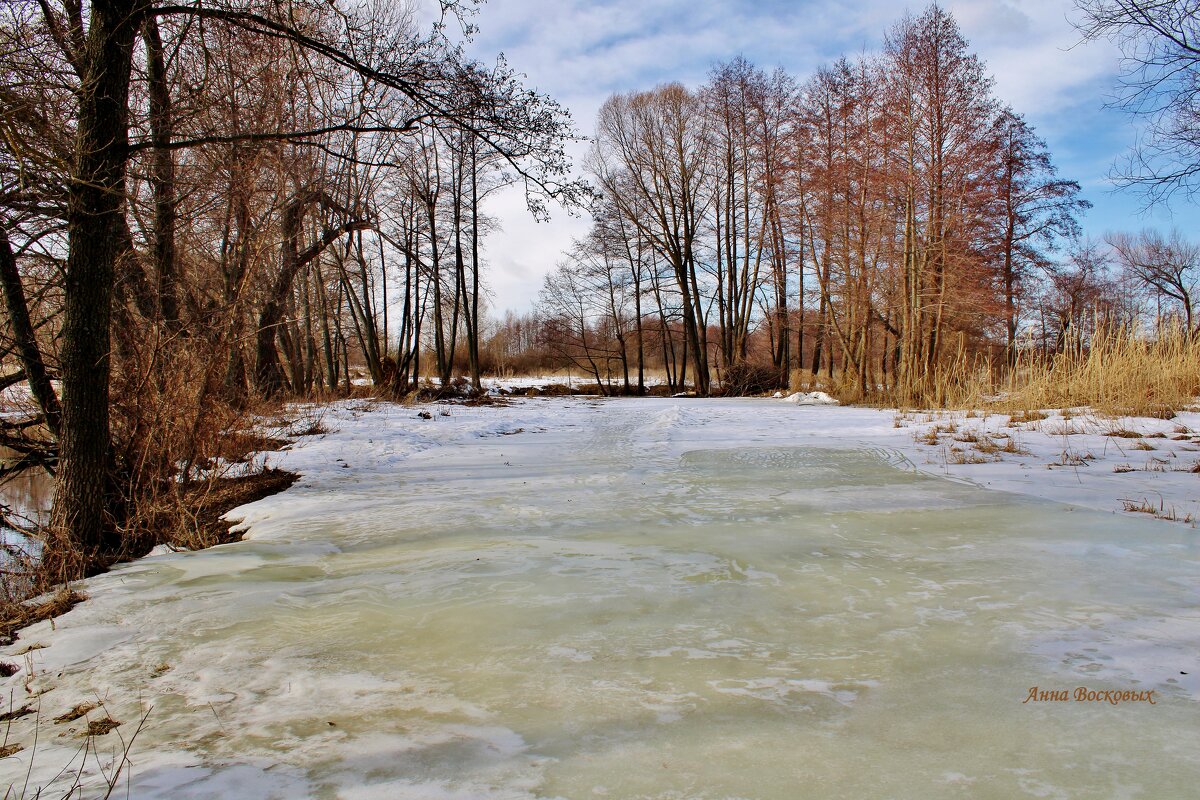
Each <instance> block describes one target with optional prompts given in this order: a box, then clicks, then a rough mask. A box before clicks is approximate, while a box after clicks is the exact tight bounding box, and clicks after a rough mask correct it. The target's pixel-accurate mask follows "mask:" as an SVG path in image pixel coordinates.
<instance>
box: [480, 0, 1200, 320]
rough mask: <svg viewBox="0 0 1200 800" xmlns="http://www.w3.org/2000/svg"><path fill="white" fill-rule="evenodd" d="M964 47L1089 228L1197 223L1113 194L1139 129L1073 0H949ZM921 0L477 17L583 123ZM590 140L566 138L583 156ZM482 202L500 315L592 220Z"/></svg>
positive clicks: (656, 4)
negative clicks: (1081, 25)
mask: <svg viewBox="0 0 1200 800" xmlns="http://www.w3.org/2000/svg"><path fill="white" fill-rule="evenodd" d="M942 5H943V7H945V8H947V9H948V10H949V11H950V12H951V13H953V14H954V15H955V17H956V18H957V19H958V21H959V24H960V26H961V27H962V29H963V32H964V34H965V35H966V37H967V39H968V40H969V41H970V43H971V46H972V49H973V50H974V51H975V52H976V53H978V54H979V55H980V56H981V57H982V58H983V59H984V61H986V62H987V65H988V69H989V71H990V72H991V73H992V75H993V76H994V77H995V79H996V94H997V95H998V96H999V97H1000V98H1001V99H1002V100H1004V101H1005V102H1007V103H1009V104H1010V105H1011V106H1013V108H1015V109H1016V110H1017V111H1018V112H1019V113H1021V114H1023V115H1024V116H1025V117H1026V119H1028V120H1029V121H1030V122H1031V123H1032V124H1033V126H1034V127H1035V128H1036V129H1037V131H1038V133H1039V134H1040V135H1041V136H1042V138H1044V139H1045V140H1046V141H1047V143H1048V144H1049V146H1050V151H1051V152H1052V153H1053V155H1054V158H1055V163H1056V164H1057V165H1058V168H1059V172H1060V174H1061V175H1062V176H1063V177H1066V178H1072V179H1074V180H1077V181H1079V183H1080V184H1081V185H1082V186H1083V188H1084V196H1085V197H1086V198H1087V199H1088V200H1090V201H1091V202H1092V203H1093V204H1094V207H1093V208H1092V210H1091V211H1090V212H1089V213H1088V215H1087V216H1086V217H1085V219H1084V220H1083V222H1084V230H1085V233H1087V234H1089V235H1092V236H1095V237H1100V236H1103V234H1104V233H1105V232H1106V231H1110V230H1136V229H1140V228H1143V227H1147V226H1149V227H1160V228H1169V227H1171V226H1178V227H1180V228H1182V229H1183V230H1184V231H1185V232H1186V233H1191V232H1192V231H1195V230H1196V228H1197V222H1200V213H1197V209H1196V207H1195V205H1194V204H1191V203H1188V202H1186V201H1177V202H1176V203H1175V204H1174V206H1173V207H1171V208H1156V209H1152V210H1151V211H1150V212H1148V213H1143V209H1142V206H1143V201H1142V199H1141V198H1140V197H1139V196H1138V195H1136V194H1134V193H1131V192H1129V191H1115V192H1114V191H1113V187H1112V185H1111V184H1110V183H1109V181H1108V173H1109V169H1110V167H1111V166H1112V164H1113V162H1114V160H1116V159H1118V158H1120V157H1121V155H1122V154H1123V153H1125V152H1126V151H1127V150H1128V148H1129V147H1130V146H1131V145H1132V144H1133V142H1134V141H1135V139H1136V136H1137V125H1136V122H1135V121H1134V120H1131V119H1130V118H1129V117H1127V116H1126V115H1124V114H1122V113H1120V112H1118V111H1114V110H1109V109H1105V108H1104V104H1105V101H1106V100H1107V99H1109V98H1110V97H1111V95H1112V93H1113V91H1114V89H1115V87H1116V86H1117V76H1118V73H1119V69H1120V53H1119V52H1118V51H1117V49H1116V48H1115V47H1114V46H1112V45H1111V44H1109V43H1106V42H1098V43H1086V44H1081V43H1080V41H1079V35H1078V33H1077V32H1076V31H1075V29H1074V28H1073V27H1072V25H1071V23H1070V21H1069V19H1070V18H1071V17H1072V16H1073V15H1074V13H1075V12H1074V4H1073V2H1072V1H1071V0H945V1H944V2H943V3H942ZM923 8H924V4H923V3H912V4H906V3H903V2H894V1H893V2H889V1H888V0H861V1H860V2H843V3H838V2H836V0H824V1H823V2H816V1H815V0H795V1H794V2H785V1H784V0H760V1H759V2H747V1H746V0H692V2H687V1H686V0H601V1H600V2H586V1H585V0H490V2H487V3H484V4H483V5H481V6H480V8H479V12H478V14H477V16H476V18H475V20H474V21H475V23H476V24H477V25H478V26H479V32H478V34H477V35H476V36H475V40H474V43H473V44H472V46H471V49H472V52H473V53H475V54H476V55H477V56H478V57H479V58H481V59H484V60H490V58H492V57H494V55H495V54H496V53H499V52H503V53H504V54H505V55H506V57H507V58H508V61H509V63H510V65H512V66H513V67H514V68H516V69H518V70H520V71H521V72H524V73H525V74H526V75H527V78H528V84H529V85H531V86H533V87H535V88H537V89H538V90H539V91H542V92H544V93H546V94H549V95H551V96H553V97H554V98H555V99H557V100H558V101H559V102H560V103H562V104H563V105H565V106H566V107H567V108H569V109H570V110H571V112H572V114H573V116H574V118H575V123H576V126H577V128H578V129H579V131H580V132H581V133H583V134H585V135H588V134H590V133H591V131H592V127H593V123H594V120H595V115H596V112H597V110H598V109H599V107H600V104H601V103H603V102H604V99H605V98H606V97H608V95H610V94H611V93H613V92H625V91H630V90H638V89H648V88H651V87H653V86H655V85H657V84H659V83H663V82H667V81H674V80H678V81H682V82H683V83H685V84H687V85H689V86H693V87H694V86H697V85H699V84H700V83H702V82H703V81H704V80H705V77H706V75H707V74H708V71H709V69H710V67H711V66H712V65H713V64H714V63H716V62H719V61H725V60H728V59H730V58H733V57H734V56H737V55H739V54H740V55H744V56H745V57H746V58H748V59H749V60H750V61H752V62H754V63H755V64H757V65H758V66H760V67H763V68H765V69H773V68H774V67H776V66H781V67H783V68H784V69H786V70H787V71H788V72H790V73H791V74H792V75H794V76H795V77H796V78H798V79H799V80H804V79H805V78H807V77H808V76H809V75H811V74H812V73H813V71H814V70H815V69H816V68H817V67H818V66H820V65H821V64H824V63H828V62H829V61H831V60H832V59H834V58H836V57H838V56H839V55H842V54H850V55H853V54H856V53H860V52H868V53H869V52H873V51H876V50H878V49H879V48H880V47H881V45H882V41H883V36H884V32H885V31H886V30H887V29H888V28H889V27H890V26H891V25H892V24H893V23H894V22H895V21H896V20H897V19H898V18H899V17H900V16H902V15H903V14H904V12H905V10H906V9H908V10H911V11H913V12H914V13H919V12H920V11H921V10H922V9H923ZM585 150H586V145H580V146H578V147H575V148H573V153H574V154H576V155H577V156H582V154H583V152H584V151H585ZM490 202H491V205H490V208H489V209H488V210H489V213H491V214H493V215H494V216H495V217H497V218H498V219H499V220H500V223H501V225H502V230H501V231H500V232H497V233H495V234H493V235H492V236H490V237H489V240H488V246H487V252H488V260H489V270H488V274H489V280H488V283H489V288H490V290H491V295H492V304H493V307H494V311H495V312H503V310H504V309H512V310H514V311H524V310H526V309H527V308H529V307H530V305H531V304H532V303H533V301H534V300H535V299H536V296H537V291H538V289H539V288H540V287H541V283H542V276H544V275H545V274H546V273H547V272H549V271H550V270H551V269H553V267H554V265H555V264H556V263H557V261H558V260H559V259H560V257H561V253H562V251H563V250H565V249H566V248H567V247H568V246H569V245H570V242H571V239H572V238H574V237H578V236H581V235H583V234H584V233H586V231H587V228H588V222H587V220H584V219H579V218H571V217H569V216H568V215H567V214H566V213H565V212H563V211H561V210H560V211H556V212H555V213H554V218H553V220H552V221H551V222H549V223H535V222H534V221H533V220H532V219H531V218H530V217H529V215H528V213H527V212H526V211H525V210H524V208H523V201H522V198H521V195H520V193H519V192H516V191H510V192H505V193H502V194H500V195H497V196H496V197H495V198H493V199H492V200H491V201H490Z"/></svg>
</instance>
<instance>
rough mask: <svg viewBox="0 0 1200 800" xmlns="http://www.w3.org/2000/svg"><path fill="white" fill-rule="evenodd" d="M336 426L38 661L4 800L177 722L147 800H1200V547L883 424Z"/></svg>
mask: <svg viewBox="0 0 1200 800" xmlns="http://www.w3.org/2000/svg"><path fill="white" fill-rule="evenodd" d="M326 424H327V425H329V427H331V428H333V429H336V430H335V431H334V432H333V433H331V434H329V435H327V436H325V437H324V438H322V439H318V440H314V441H311V442H309V443H306V444H305V445H304V446H302V447H299V448H296V449H295V450H294V451H292V452H289V453H285V454H281V455H280V456H274V457H273V459H274V460H275V461H277V462H281V463H282V464H283V465H284V466H290V467H292V468H295V469H298V470H300V471H302V472H303V473H304V478H303V479H302V480H301V481H300V482H299V483H298V484H297V485H296V486H295V487H294V488H293V489H292V490H290V491H288V492H287V493H285V494H283V495H279V496H276V497H274V498H269V499H268V500H266V501H262V502H260V503H258V504H255V505H254V506H251V507H248V508H247V509H244V511H245V516H246V522H247V524H248V525H249V526H250V536H249V538H248V540H247V541H244V542H240V543H237V544H233V545H228V546H223V547H219V548H215V549H212V550H209V551H205V552H201V553H181V554H173V555H165V556H158V557H154V558H149V559H144V560H142V561H139V562H136V563H133V564H128V565H124V566H122V567H120V568H119V569H116V570H114V571H113V572H111V573H109V574H107V575H104V576H101V577H99V578H96V579H93V580H92V581H90V582H89V584H90V585H89V586H88V592H89V594H90V595H91V596H92V599H91V600H90V601H88V602H87V603H85V604H83V605H81V606H79V607H78V608H77V609H75V610H74V611H72V612H71V613H69V614H68V615H66V616H64V617H62V618H60V619H59V620H58V621H57V623H56V625H55V626H54V629H53V630H52V629H51V626H50V624H49V623H43V624H41V625H38V626H36V627H34V628H31V629H29V630H27V631H26V632H24V633H23V634H22V637H21V639H20V640H19V641H18V642H17V643H16V645H15V646H13V647H10V648H7V649H6V651H7V655H4V656H3V660H5V661H13V662H17V663H20V664H22V665H23V666H24V668H23V670H22V671H21V672H19V673H18V674H17V675H15V676H13V677H12V678H9V679H7V680H6V681H5V690H6V693H7V692H9V691H11V692H12V693H13V697H14V698H15V699H14V703H15V705H21V704H22V703H25V702H30V703H33V705H34V707H35V708H36V709H37V711H38V713H37V714H36V715H28V716H26V717H23V718H21V719H19V720H17V721H16V722H14V723H12V725H11V729H10V730H9V732H8V741H9V742H14V741H15V742H19V743H20V744H22V745H23V746H24V747H25V750H23V751H21V752H19V753H18V754H17V755H15V756H13V757H10V758H7V759H4V760H0V778H2V780H0V788H3V787H5V786H7V785H8V784H9V783H10V782H11V783H14V784H15V789H16V791H17V792H19V791H20V790H21V788H22V786H23V785H25V784H26V780H27V775H28V776H29V777H28V787H29V788H27V789H26V795H25V796H27V797H29V796H32V794H33V787H35V786H39V785H42V784H44V783H47V782H49V781H51V780H52V779H53V778H54V776H55V773H57V772H58V771H59V770H60V769H62V768H63V767H64V765H68V772H74V771H76V768H77V767H78V766H79V764H80V763H81V761H82V759H83V757H84V756H86V757H87V759H88V760H87V763H86V766H85V767H84V775H83V780H84V782H85V784H86V785H88V786H90V787H95V786H97V785H98V784H97V782H98V781H99V780H100V779H101V777H102V776H101V772H102V768H105V767H106V765H107V764H108V762H109V761H110V760H111V758H112V754H113V750H114V748H117V749H119V747H120V740H119V739H118V736H123V737H124V739H125V740H126V741H128V739H129V738H130V736H131V735H132V734H133V732H134V729H135V728H136V727H137V723H138V721H139V719H141V717H142V716H143V715H144V714H146V713H147V712H148V716H147V717H146V722H145V725H144V727H143V729H142V730H141V732H140V734H139V735H138V737H137V740H136V742H135V743H134V745H133V747H132V751H131V755H130V757H131V759H132V763H131V764H130V765H128V766H127V767H126V769H125V777H123V778H122V782H121V788H120V789H119V790H118V791H117V792H116V793H114V796H125V795H126V793H128V796H130V797H134V798H143V797H170V798H230V797H247V798H251V797H253V798H259V797H277V798H297V797H319V798H326V797H327V798H347V799H349V798H422V799H424V798H429V799H430V800H436V799H444V798H453V799H454V800H459V799H462V798H506V799H508V798H512V799H513V800H516V799H517V798H558V797H561V798H573V799H574V798H664V799H665V798H787V799H788V800H793V799H794V798H801V797H814V798H877V797H896V798H960V797H971V798H1013V797H1039V798H1060V797H1061V798H1106V799H1107V798H1124V797H1146V798H1156V799H1157V798H1184V797H1194V796H1196V795H1195V792H1196V787H1197V785H1200V755H1198V753H1197V750H1196V741H1197V740H1196V734H1197V731H1200V704H1198V699H1200V684H1198V683H1197V674H1198V673H1200V664H1197V657H1196V656H1197V653H1198V652H1200V610H1198V607H1200V545H1198V539H1197V533H1196V531H1195V530H1194V529H1192V528H1189V527H1187V526H1184V525H1179V524H1169V523H1164V522H1155V521H1150V520H1144V519H1138V518H1133V517H1130V516H1127V515H1116V514H1111V513H1100V512H1097V511H1086V510H1082V509H1078V508H1075V509H1072V508H1071V507H1068V506H1065V505H1060V504H1056V503H1052V502H1049V501H1044V500H1035V499H1030V498H1025V497H1021V496H1018V495H1014V494H1006V493H1002V492H995V491H988V490H985V489H981V488H978V487H976V486H973V485H970V484H968V483H965V482H963V481H952V480H949V479H947V478H946V477H944V476H938V475H935V474H928V473H927V472H925V471H923V470H924V467H922V468H921V469H917V468H916V467H914V465H913V463H911V462H910V461H909V460H908V459H906V458H905V457H904V455H902V452H901V450H902V449H898V448H896V447H893V445H894V444H895V442H896V441H897V439H896V434H895V433H893V432H892V430H891V428H892V425H891V417H890V416H888V415H884V414H882V413H880V412H874V411H867V410H856V409H798V408H796V407H794V406H785V405H783V404H780V403H778V402H776V403H770V402H769V401H759V402H753V401H742V402H731V401H709V402H707V403H706V402H702V401H668V400H638V401H613V402H603V403H601V402H586V401H579V400H529V401H525V402H523V403H520V404H517V405H514V406H512V407H510V408H501V409H494V408H483V409H463V408H454V409H453V411H452V416H450V417H442V416H439V415H438V414H437V410H436V409H434V418H433V419H432V420H423V419H419V418H417V417H416V409H413V408H405V407H400V406H381V407H379V408H377V409H375V410H370V411H367V410H362V411H353V410H351V409H349V408H348V407H345V406H343V407H342V408H341V409H340V410H338V411H335V412H331V414H330V416H329V417H328V418H327V420H326ZM917 466H921V465H917ZM240 513H241V512H239V514H240ZM28 645H45V647H44V648H41V649H37V650H34V651H32V652H31V653H29V654H28V655H26V656H14V655H13V654H15V653H17V652H19V651H20V650H22V649H23V648H24V647H26V646H28ZM30 666H32V667H33V670H34V671H35V673H36V674H35V675H34V676H33V677H32V679H31V678H30V675H29V667H30ZM1035 686H1036V687H1038V692H1039V695H1038V696H1037V697H1036V698H1035V699H1034V700H1033V701H1031V702H1023V701H1025V700H1027V699H1028V698H1029V695H1030V689H1031V688H1032V687H1035ZM26 687H28V689H27V688H26ZM1078 687H1083V688H1084V690H1085V691H1098V692H1104V691H1118V692H1122V693H1125V692H1131V693H1136V694H1139V695H1140V696H1141V697H1142V698H1149V697H1152V698H1153V700H1154V702H1153V703H1151V702H1148V701H1146V700H1143V701H1142V702H1122V703H1120V704H1118V705H1113V704H1111V703H1106V702H1087V701H1083V700H1080V701H1077V700H1075V690H1076V689H1077V688H1078ZM29 690H32V691H33V692H39V691H44V693H43V694H41V695H40V696H39V697H37V698H36V699H27V698H30V697H32V695H31V694H30V693H29ZM1151 690H1152V691H1153V694H1152V695H1149V694H1147V693H1148V692H1150V691H1151ZM1043 691H1045V692H1051V691H1053V692H1063V693H1064V695H1065V696H1066V697H1068V699H1067V700H1065V701H1057V702H1051V701H1043V700H1042V699H1041V697H1042V695H1040V692H1043ZM97 699H102V700H103V701H104V703H105V708H104V709H101V710H98V711H93V712H92V713H91V714H90V715H89V719H97V718H99V717H100V716H103V712H104V711H106V712H107V713H108V714H110V715H111V717H112V718H113V719H115V720H117V721H119V722H121V723H122V724H121V726H120V727H119V728H117V729H116V731H114V732H113V733H110V734H107V735H105V736H101V737H96V738H95V739H94V742H95V744H96V745H97V746H98V747H99V749H98V751H90V750H89V751H88V752H86V753H83V752H80V748H81V747H82V746H83V745H84V743H85V742H86V741H87V740H86V739H85V738H83V737H81V735H80V731H81V730H82V729H83V727H85V726H84V725H83V723H84V720H79V721H75V722H63V723H58V724H55V723H54V722H53V721H52V718H53V717H55V716H58V715H60V714H62V713H63V712H65V711H66V710H68V709H70V708H71V707H73V706H75V705H76V704H78V703H80V702H86V701H91V702H96V701H97ZM35 728H36V729H37V736H38V740H37V746H36V747H34V746H33V744H34V743H33V736H34V730H35ZM31 757H32V760H33V764H32V768H30V759H31ZM72 759H74V760H72ZM74 780H75V775H74V774H70V775H65V776H60V778H59V781H58V783H57V784H56V785H57V786H59V788H61V789H65V788H66V787H67V786H68V785H69V784H70V783H71V782H72V781H74ZM64 781H65V783H64ZM59 794H61V792H60V793H59ZM101 794H102V792H97V791H95V790H94V788H93V789H89V790H88V791H87V792H85V793H84V794H83V796H85V797H91V796H99V795H101ZM16 796H20V795H19V794H17V795H16ZM54 796H58V795H57V794H56V795H54Z"/></svg>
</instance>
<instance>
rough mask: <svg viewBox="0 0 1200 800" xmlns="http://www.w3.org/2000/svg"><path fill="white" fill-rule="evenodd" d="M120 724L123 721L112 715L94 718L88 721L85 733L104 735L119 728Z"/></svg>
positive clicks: (88, 734)
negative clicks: (118, 720)
mask: <svg viewBox="0 0 1200 800" xmlns="http://www.w3.org/2000/svg"><path fill="white" fill-rule="evenodd" d="M120 724H121V723H119V722H117V721H116V720H115V719H113V718H112V717H103V718H101V719H94V720H92V721H91V722H89V723H88V726H87V731H86V732H85V735H87V736H103V735H104V734H106V733H109V732H111V731H112V730H113V729H115V728H117V727H118V726H119V725H120Z"/></svg>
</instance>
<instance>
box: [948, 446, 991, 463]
mask: <svg viewBox="0 0 1200 800" xmlns="http://www.w3.org/2000/svg"><path fill="white" fill-rule="evenodd" d="M995 460H996V459H995V458H987V457H985V456H984V455H982V454H981V453H979V452H978V451H976V450H963V449H962V448H960V447H951V448H950V450H949V452H948V453H947V454H946V463H948V464H986V463H988V462H989V461H995Z"/></svg>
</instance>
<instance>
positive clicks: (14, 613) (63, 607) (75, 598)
mask: <svg viewBox="0 0 1200 800" xmlns="http://www.w3.org/2000/svg"><path fill="white" fill-rule="evenodd" d="M86 599H87V595H85V594H82V593H80V592H77V591H75V590H74V589H72V588H70V587H69V586H64V587H63V588H61V589H59V590H58V591H57V592H55V593H54V594H53V595H51V596H50V597H49V598H47V599H45V600H43V601H42V602H40V603H32V604H31V603H20V602H15V603H5V604H4V605H3V606H0V643H3V644H12V642H13V641H15V640H16V638H17V631H19V630H20V629H21V628H27V627H29V626H30V625H32V624H34V623H35V622H41V621H42V620H46V619H53V618H54V617H57V616H59V615H61V614H65V613H67V612H68V611H70V610H71V609H72V608H74V607H75V606H76V605H78V604H79V603H82V602H83V601H84V600H86Z"/></svg>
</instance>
